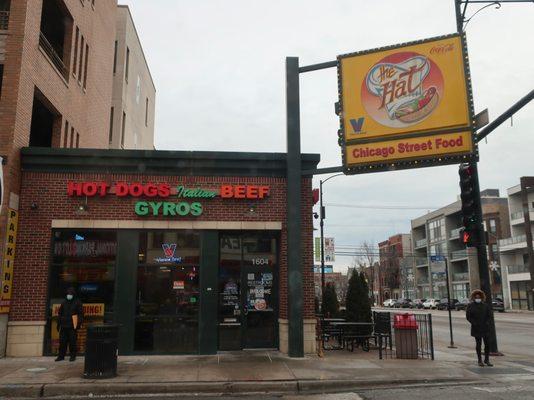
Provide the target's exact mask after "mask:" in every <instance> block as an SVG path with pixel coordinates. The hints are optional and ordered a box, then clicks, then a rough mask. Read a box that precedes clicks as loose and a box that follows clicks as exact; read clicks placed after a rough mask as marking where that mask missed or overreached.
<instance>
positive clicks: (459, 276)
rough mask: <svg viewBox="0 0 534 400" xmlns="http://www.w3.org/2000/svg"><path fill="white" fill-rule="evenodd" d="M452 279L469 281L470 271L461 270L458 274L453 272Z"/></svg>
mask: <svg viewBox="0 0 534 400" xmlns="http://www.w3.org/2000/svg"><path fill="white" fill-rule="evenodd" d="M452 280H453V281H455V282H458V281H468V280H469V272H459V273H456V274H452Z"/></svg>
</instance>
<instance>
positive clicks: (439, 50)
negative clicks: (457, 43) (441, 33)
mask: <svg viewBox="0 0 534 400" xmlns="http://www.w3.org/2000/svg"><path fill="white" fill-rule="evenodd" d="M453 50H454V43H447V44H441V45H439V46H434V47H432V49H430V54H435V55H441V54H445V53H448V52H450V51H453Z"/></svg>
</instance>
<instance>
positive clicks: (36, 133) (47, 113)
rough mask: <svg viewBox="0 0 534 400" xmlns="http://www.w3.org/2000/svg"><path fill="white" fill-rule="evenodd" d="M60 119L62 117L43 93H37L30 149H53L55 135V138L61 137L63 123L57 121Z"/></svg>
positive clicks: (34, 99)
mask: <svg viewBox="0 0 534 400" xmlns="http://www.w3.org/2000/svg"><path fill="white" fill-rule="evenodd" d="M58 118H60V115H59V114H58V112H57V111H56V110H55V109H54V108H53V107H52V105H51V104H50V102H49V101H48V100H47V99H46V98H45V97H44V96H43V94H42V93H40V92H37V91H36V93H35V94H34V98H33V107H32V119H31V126H30V143H29V144H30V147H52V137H53V136H55V133H56V134H57V136H55V137H59V136H61V128H60V127H61V123H60V122H58V121H57V119H58ZM56 122H58V123H57V125H56ZM58 142H59V141H58Z"/></svg>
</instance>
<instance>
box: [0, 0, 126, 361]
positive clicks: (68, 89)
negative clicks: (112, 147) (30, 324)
mask: <svg viewBox="0 0 534 400" xmlns="http://www.w3.org/2000/svg"><path fill="white" fill-rule="evenodd" d="M116 10H117V1H116V0H108V1H94V0H0V156H1V157H2V158H4V159H5V160H6V162H5V164H4V165H3V166H2V168H3V175H4V185H5V187H4V196H3V197H4V198H3V201H2V204H3V206H2V209H1V210H0V262H1V263H0V265H1V266H2V267H1V268H2V271H1V272H2V285H3V287H4V288H6V289H5V290H3V293H2V299H0V355H1V354H3V353H4V351H3V345H4V343H5V340H4V339H5V330H6V324H7V315H8V313H9V307H10V301H11V300H10V294H9V293H10V291H11V286H12V283H13V280H14V279H16V272H15V273H13V269H12V267H13V265H12V262H11V260H10V259H9V257H10V254H11V253H13V251H15V250H14V249H15V248H14V246H15V241H16V232H14V233H13V232H12V233H11V234H10V235H9V236H8V235H7V234H6V232H7V231H6V221H7V219H8V215H9V217H10V221H11V222H13V221H14V222H15V225H16V218H17V210H18V207H19V204H18V203H19V194H20V184H21V182H20V180H21V168H20V149H21V148H22V147H26V146H31V147H49V148H51V147H56V148H58V147H64V148H82V147H85V148H98V149H105V148H107V147H108V134H107V132H108V124H109V111H110V108H111V89H112V79H113V40H112V39H111V40H110V38H114V37H115V24H116V21H115V15H116ZM15 225H12V226H15ZM8 228H9V227H8ZM7 237H9V238H10V243H7V242H6V238H7ZM11 246H13V247H11ZM8 251H9V253H10V254H8ZM43 273H45V272H43Z"/></svg>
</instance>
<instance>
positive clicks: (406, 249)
mask: <svg viewBox="0 0 534 400" xmlns="http://www.w3.org/2000/svg"><path fill="white" fill-rule="evenodd" d="M411 249H412V238H411V235H410V234H406V233H400V234H397V235H394V236H390V237H389V239H388V240H384V241H383V242H380V243H378V255H379V264H378V268H376V269H375V279H374V285H375V287H374V291H376V292H378V304H382V303H383V302H384V301H385V300H387V299H398V298H400V297H401V290H400V287H401V285H400V284H401V271H400V266H401V262H402V260H403V259H404V258H405V257H410V256H411Z"/></svg>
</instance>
